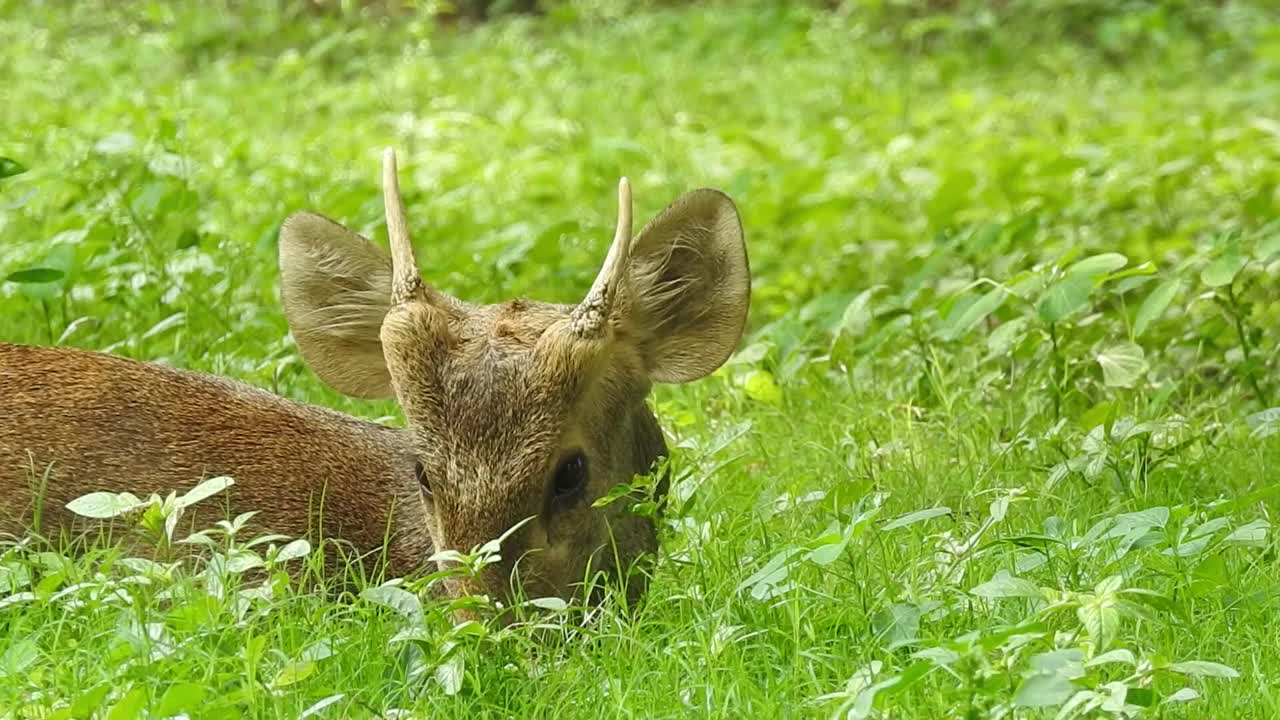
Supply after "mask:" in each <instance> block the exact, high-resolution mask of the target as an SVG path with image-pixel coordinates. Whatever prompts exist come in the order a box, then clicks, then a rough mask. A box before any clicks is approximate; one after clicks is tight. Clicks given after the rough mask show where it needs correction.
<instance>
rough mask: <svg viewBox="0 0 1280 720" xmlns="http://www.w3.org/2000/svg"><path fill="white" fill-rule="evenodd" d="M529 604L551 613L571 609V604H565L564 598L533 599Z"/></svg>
mask: <svg viewBox="0 0 1280 720" xmlns="http://www.w3.org/2000/svg"><path fill="white" fill-rule="evenodd" d="M527 604H528V605H532V606H534V607H536V608H541V609H542V610H547V611H549V612H564V611H565V610H567V609H568V607H569V603H567V602H565V601H564V599H563V598H558V597H540V598H533V599H532V600H529V601H528V602H527Z"/></svg>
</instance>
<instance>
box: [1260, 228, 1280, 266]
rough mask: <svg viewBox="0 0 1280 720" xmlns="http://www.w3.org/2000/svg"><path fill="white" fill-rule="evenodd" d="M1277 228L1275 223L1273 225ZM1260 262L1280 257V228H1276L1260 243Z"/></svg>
mask: <svg viewBox="0 0 1280 720" xmlns="http://www.w3.org/2000/svg"><path fill="white" fill-rule="evenodd" d="M1272 225H1273V226H1275V223H1273V224H1272ZM1257 255H1258V259H1259V260H1267V259H1269V258H1270V257H1271V256H1272V255H1280V227H1275V229H1274V230H1272V232H1271V234H1270V235H1269V236H1267V237H1266V238H1265V239H1263V240H1262V241H1261V242H1259V243H1258V250H1257Z"/></svg>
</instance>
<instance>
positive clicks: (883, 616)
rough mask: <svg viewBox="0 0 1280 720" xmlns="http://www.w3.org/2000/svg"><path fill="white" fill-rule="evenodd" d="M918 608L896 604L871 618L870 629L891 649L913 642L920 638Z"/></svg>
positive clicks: (908, 604) (919, 612) (906, 604)
mask: <svg viewBox="0 0 1280 720" xmlns="http://www.w3.org/2000/svg"><path fill="white" fill-rule="evenodd" d="M921 614H922V613H921V611H920V608H919V607H918V606H916V605H912V604H910V603H897V604H894V605H890V606H889V607H887V608H885V609H884V610H881V611H880V612H878V613H876V614H875V615H872V616H871V627H872V628H873V629H874V630H875V632H876V635H878V636H880V637H881V638H882V639H883V640H884V642H885V645H886V646H888V647H890V648H892V647H897V646H899V645H902V644H905V643H909V642H912V641H914V640H915V639H916V638H918V637H919V636H920V615H921Z"/></svg>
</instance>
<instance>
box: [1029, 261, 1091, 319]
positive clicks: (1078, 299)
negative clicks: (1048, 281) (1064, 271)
mask: <svg viewBox="0 0 1280 720" xmlns="http://www.w3.org/2000/svg"><path fill="white" fill-rule="evenodd" d="M1092 290H1093V278H1091V277H1089V276H1088V275H1083V274H1078V273H1077V274H1072V275H1067V276H1066V277H1064V278H1062V279H1061V280H1059V281H1057V282H1056V283H1054V284H1053V285H1050V286H1049V289H1048V290H1046V291H1045V293H1044V295H1043V296H1042V297H1041V298H1040V302H1039V303H1038V304H1037V305H1036V310H1037V311H1038V312H1039V313H1040V319H1041V320H1043V321H1045V322H1046V323H1049V324H1051V325H1052V324H1054V323H1058V322H1062V321H1063V320H1065V319H1067V318H1068V317H1070V316H1071V315H1074V314H1075V313H1077V312H1079V311H1080V310H1081V309H1083V308H1084V307H1085V306H1086V305H1088V304H1089V293H1090V291H1092Z"/></svg>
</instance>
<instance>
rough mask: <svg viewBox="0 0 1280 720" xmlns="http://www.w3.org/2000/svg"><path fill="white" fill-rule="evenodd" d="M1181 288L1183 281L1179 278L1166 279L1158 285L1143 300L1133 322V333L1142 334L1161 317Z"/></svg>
mask: <svg viewBox="0 0 1280 720" xmlns="http://www.w3.org/2000/svg"><path fill="white" fill-rule="evenodd" d="M1180 290H1182V281H1181V280H1179V279H1178V278H1172V279H1170V280H1165V281H1164V282H1162V283H1160V284H1159V285H1157V286H1156V289H1155V290H1152V291H1151V294H1150V295H1148V296H1147V298H1146V299H1145V300H1143V301H1142V305H1140V306H1138V315H1137V317H1136V318H1135V319H1134V322H1133V334H1134V335H1141V334H1142V333H1144V332H1146V329H1147V326H1148V325H1150V324H1151V323H1153V322H1155V321H1156V320H1158V319H1160V316H1161V315H1163V314H1164V311H1165V310H1166V309H1168V307H1169V303H1171V302H1173V298H1174V297H1176V296H1177V294H1178V292H1179V291H1180Z"/></svg>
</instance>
